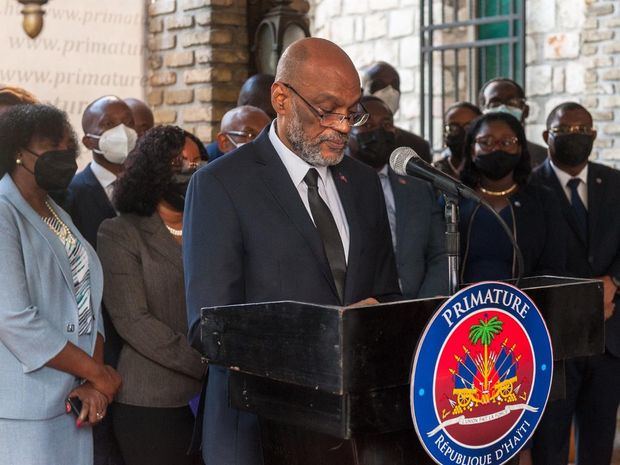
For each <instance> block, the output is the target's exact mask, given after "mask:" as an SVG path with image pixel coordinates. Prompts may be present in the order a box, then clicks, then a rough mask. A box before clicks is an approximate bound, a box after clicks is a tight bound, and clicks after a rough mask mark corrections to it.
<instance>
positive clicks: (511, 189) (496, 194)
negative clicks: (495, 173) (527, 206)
mask: <svg viewBox="0 0 620 465" xmlns="http://www.w3.org/2000/svg"><path fill="white" fill-rule="evenodd" d="M516 188H517V184H516V183H515V184H513V185H512V186H510V187H509V188H508V189H506V190H504V191H491V190H488V189H485V188H484V187H482V186H480V190H481V191H482V193H483V194H487V195H491V196H493V197H504V196H505V195H508V194H512V193H513V192H514V191H515V189H516Z"/></svg>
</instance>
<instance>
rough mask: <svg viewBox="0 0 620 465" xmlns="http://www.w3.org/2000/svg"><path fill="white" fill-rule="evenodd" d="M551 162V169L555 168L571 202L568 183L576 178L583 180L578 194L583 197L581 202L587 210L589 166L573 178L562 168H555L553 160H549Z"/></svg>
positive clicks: (578, 188)
mask: <svg viewBox="0 0 620 465" xmlns="http://www.w3.org/2000/svg"><path fill="white" fill-rule="evenodd" d="M549 162H550V163H551V168H553V171H554V172H555V175H556V176H557V177H558V180H559V181H560V184H561V185H562V188H563V189H564V193H565V194H566V198H567V199H568V201H569V202H570V201H571V193H570V187H568V181H570V180H571V179H573V178H574V177H576V178H579V179H581V182H580V183H579V186H578V187H577V193H578V194H579V197H581V201H582V202H583V204H584V206H585V207H586V209H587V208H588V165H586V166H585V168H584V169H582V170H581V173H579V174H578V175H577V176H571V175H570V174H568V173H567V172H566V171H562V170H561V169H560V168H558V167H557V166H555V165H554V164H553V162H552V161H551V159H549Z"/></svg>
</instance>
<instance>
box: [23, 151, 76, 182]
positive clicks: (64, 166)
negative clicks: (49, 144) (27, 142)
mask: <svg viewBox="0 0 620 465" xmlns="http://www.w3.org/2000/svg"><path fill="white" fill-rule="evenodd" d="M24 150H25V151H26V152H28V153H31V154H32V155H34V156H35V157H37V161H36V162H35V163H34V172H33V171H30V170H29V169H28V168H26V167H25V166H24V165H23V164H22V165H21V166H23V167H24V169H25V170H26V171H28V172H30V174H32V175H33V176H34V179H35V181H36V183H37V185H38V186H39V187H40V188H41V189H43V190H44V191H46V192H50V191H62V190H65V189H66V188H67V187H68V186H69V183H70V182H71V180H72V179H73V176H75V172H76V171H77V162H76V161H75V156H76V154H75V150H74V149H67V150H49V151H47V152H43V153H42V154H40V155H39V154H36V153H34V152H32V151H31V150H28V149H26V148H25V149H24Z"/></svg>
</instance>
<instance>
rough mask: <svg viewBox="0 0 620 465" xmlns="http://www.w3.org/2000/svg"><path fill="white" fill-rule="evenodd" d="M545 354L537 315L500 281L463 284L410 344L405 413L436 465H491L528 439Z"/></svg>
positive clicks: (545, 386) (542, 392) (537, 409)
mask: <svg viewBox="0 0 620 465" xmlns="http://www.w3.org/2000/svg"><path fill="white" fill-rule="evenodd" d="M552 374H553V351H552V347H551V339H550V336H549V331H548V330H547V326H546V325H545V321H544V320H543V318H542V316H541V314H540V311H539V310H538V309H537V308H536V305H535V304H534V302H532V300H531V299H530V298H529V297H528V296H527V295H526V294H525V293H523V292H522V291H521V290H519V289H518V288H516V287H514V286H511V285H509V284H506V283H501V282H482V283H478V284H475V285H473V286H470V287H467V288H465V289H463V290H461V291H460V292H458V293H457V294H455V295H454V296H452V297H451V298H450V299H449V300H448V301H446V302H445V303H444V304H443V305H442V306H441V307H440V308H439V309H438V310H437V311H436V312H435V314H434V316H433V317H432V318H431V320H430V322H429V323H428V324H427V326H426V329H425V331H424V333H423V335H422V337H421V338H420V340H419V341H418V346H417V349H416V353H415V357H414V362H413V368H412V373H411V391H410V402H411V413H412V417H413V423H414V425H415V429H416V432H417V434H418V437H419V438H420V442H421V443H422V445H423V446H424V448H425V449H426V451H427V453H428V454H429V455H430V456H431V457H432V458H433V459H434V460H435V462H437V463H438V464H442V465H443V464H459V465H491V464H493V465H495V464H503V463H506V462H507V461H508V460H510V459H511V458H512V457H514V456H515V455H516V454H517V453H518V452H519V450H520V449H521V448H522V447H523V446H524V445H525V443H526V442H527V440H528V439H529V438H530V437H531V436H532V434H533V433H534V430H535V429H536V426H537V425H538V422H539V421H540V419H541V417H542V414H543V412H544V410H545V406H546V404H547V399H548V398H549V390H550V388H551V381H552Z"/></svg>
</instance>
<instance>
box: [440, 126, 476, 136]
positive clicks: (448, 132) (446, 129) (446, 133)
mask: <svg viewBox="0 0 620 465" xmlns="http://www.w3.org/2000/svg"><path fill="white" fill-rule="evenodd" d="M450 126H458V127H459V128H461V129H462V130H463V131H465V132H467V131H468V130H469V128H471V126H472V123H467V124H463V125H461V124H458V123H446V124H444V125H443V133H444V135H446V136H447V135H449V134H454V131H451V130H450Z"/></svg>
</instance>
